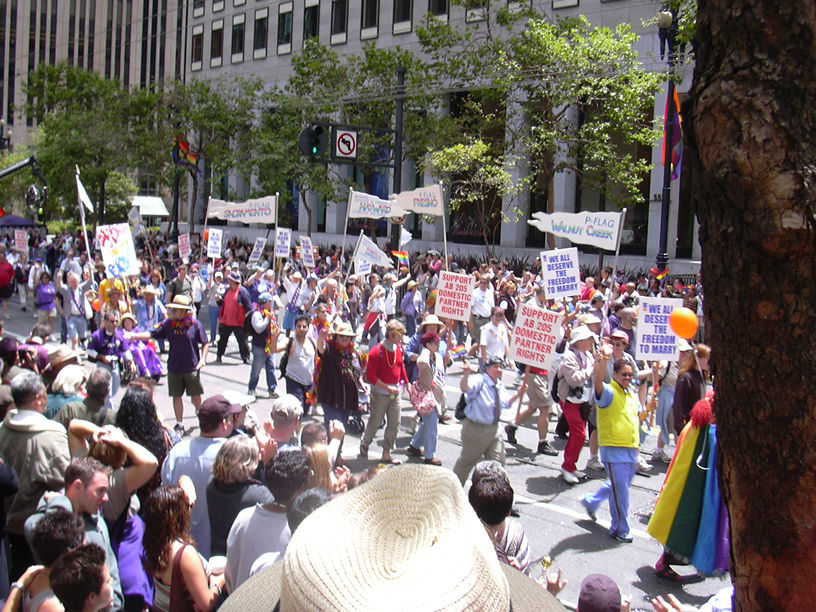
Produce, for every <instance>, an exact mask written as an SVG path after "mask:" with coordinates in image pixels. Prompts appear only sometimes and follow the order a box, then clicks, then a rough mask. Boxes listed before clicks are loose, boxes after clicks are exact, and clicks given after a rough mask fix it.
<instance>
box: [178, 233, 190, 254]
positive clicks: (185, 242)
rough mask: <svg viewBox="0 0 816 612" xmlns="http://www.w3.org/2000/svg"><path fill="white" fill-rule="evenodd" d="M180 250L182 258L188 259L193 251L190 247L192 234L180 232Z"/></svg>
mask: <svg viewBox="0 0 816 612" xmlns="http://www.w3.org/2000/svg"><path fill="white" fill-rule="evenodd" d="M178 250H179V257H181V258H182V259H187V258H188V257H190V253H192V252H193V251H192V249H191V248H190V234H179V237H178Z"/></svg>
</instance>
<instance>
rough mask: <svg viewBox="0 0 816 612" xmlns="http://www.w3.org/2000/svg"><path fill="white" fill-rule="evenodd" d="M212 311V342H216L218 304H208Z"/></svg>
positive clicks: (210, 311)
mask: <svg viewBox="0 0 816 612" xmlns="http://www.w3.org/2000/svg"><path fill="white" fill-rule="evenodd" d="M208 308H209V313H210V342H215V339H216V338H217V337H218V311H219V310H220V309H219V307H218V306H208Z"/></svg>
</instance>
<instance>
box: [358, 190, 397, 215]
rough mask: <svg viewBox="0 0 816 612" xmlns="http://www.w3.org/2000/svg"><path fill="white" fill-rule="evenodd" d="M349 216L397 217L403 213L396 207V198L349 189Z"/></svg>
mask: <svg viewBox="0 0 816 612" xmlns="http://www.w3.org/2000/svg"><path fill="white" fill-rule="evenodd" d="M348 207H349V208H348V216H349V217H355V218H357V217H367V218H369V219H380V218H381V217H396V216H399V215H401V214H403V213H402V212H401V211H400V210H398V209H395V204H394V200H383V199H382V198H378V197H377V196H373V195H371V194H368V193H363V192H362V191H354V190H353V189H350V190H349V201H348Z"/></svg>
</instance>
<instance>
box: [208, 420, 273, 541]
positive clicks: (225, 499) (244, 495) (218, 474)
mask: <svg viewBox="0 0 816 612" xmlns="http://www.w3.org/2000/svg"><path fill="white" fill-rule="evenodd" d="M259 462H260V451H259V450H258V443H257V442H256V441H255V440H254V439H253V438H250V437H248V436H233V437H231V438H230V439H229V440H227V441H226V442H224V444H223V445H222V446H221V448H220V449H219V450H218V454H217V455H216V456H215V461H214V462H213V465H212V468H211V470H212V480H210V482H209V483H208V484H207V510H208V511H209V515H210V554H211V555H212V556H215V555H226V554H227V536H228V535H229V531H230V528H231V527H232V524H233V523H234V522H235V517H236V516H238V513H239V512H240V511H241V510H243V509H244V508H250V507H252V506H254V505H255V504H268V503H270V502H272V501H274V498H273V497H272V494H271V493H270V492H269V489H267V488H266V487H265V486H264V485H263V484H261V483H260V482H259V481H258V480H256V479H255V478H254V476H255V471H256V470H257V469H258V463H259Z"/></svg>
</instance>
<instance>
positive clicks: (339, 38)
mask: <svg viewBox="0 0 816 612" xmlns="http://www.w3.org/2000/svg"><path fill="white" fill-rule="evenodd" d="M347 32H348V0H332V12H331V44H333V45H339V44H343V43H344V42H346V36H347Z"/></svg>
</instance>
